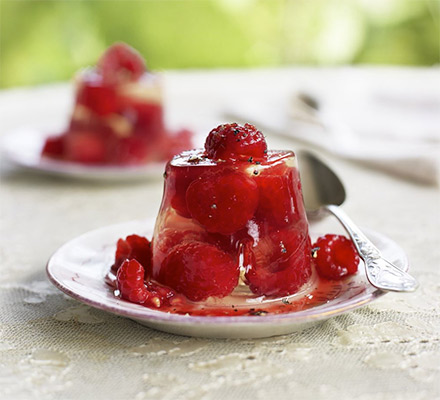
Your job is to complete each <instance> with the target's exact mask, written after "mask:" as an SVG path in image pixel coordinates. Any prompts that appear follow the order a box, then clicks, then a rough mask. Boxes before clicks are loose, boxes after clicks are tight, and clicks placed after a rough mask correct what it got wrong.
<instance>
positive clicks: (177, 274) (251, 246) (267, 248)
mask: <svg viewBox="0 0 440 400" xmlns="http://www.w3.org/2000/svg"><path fill="white" fill-rule="evenodd" d="M164 176H165V186H164V195H163V200H162V205H161V208H160V212H159V215H158V218H157V221H156V226H155V231H154V237H153V243H152V254H153V260H152V278H153V279H155V280H157V281H158V282H160V283H162V284H164V285H167V286H168V287H171V288H172V289H175V290H177V291H178V292H179V293H182V294H184V295H185V296H186V297H187V298H188V299H190V300H192V301H208V302H209V301H210V299H220V298H222V299H223V301H226V302H227V301H228V299H231V298H234V296H237V294H239V298H242V299H245V298H246V299H248V298H257V297H259V296H265V297H266V298H280V297H283V296H287V295H292V294H294V293H297V292H298V291H300V290H302V288H303V287H304V285H307V284H308V282H309V281H310V279H311V276H312V268H311V245H310V239H309V234H308V223H307V219H306V215H305V210H304V206H303V199H302V192H301V183H300V179H299V174H298V169H297V165H296V158H295V155H294V153H293V152H289V151H269V152H267V157H265V158H264V159H261V160H259V161H255V160H254V159H253V158H252V157H249V159H248V160H246V161H235V162H226V161H222V160H212V159H210V158H208V157H207V156H206V153H205V152H204V151H203V150H193V151H186V152H183V153H181V154H180V155H178V156H176V157H175V158H173V159H172V160H171V161H170V162H169V163H168V164H167V167H166V171H165V174H164ZM182 282H183V283H182ZM179 285H180V286H179ZM243 301H244V300H243ZM247 301H248V300H246V302H247Z"/></svg>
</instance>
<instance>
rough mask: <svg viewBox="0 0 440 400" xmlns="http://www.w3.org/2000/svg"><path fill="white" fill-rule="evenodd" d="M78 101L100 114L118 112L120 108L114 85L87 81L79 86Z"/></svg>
mask: <svg viewBox="0 0 440 400" xmlns="http://www.w3.org/2000/svg"><path fill="white" fill-rule="evenodd" d="M76 101H77V103H78V104H81V105H83V106H84V107H87V108H88V109H89V110H91V111H93V112H94V113H96V114H98V115H99V116H105V115H108V114H112V113H116V112H117V111H118V109H119V105H118V99H117V96H116V92H115V90H114V89H113V88H112V87H108V86H101V85H97V86H96V85H94V84H92V83H87V82H85V83H84V84H83V85H81V87H80V88H79V90H78V93H77V97H76Z"/></svg>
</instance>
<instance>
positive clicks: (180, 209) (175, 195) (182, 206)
mask: <svg viewBox="0 0 440 400" xmlns="http://www.w3.org/2000/svg"><path fill="white" fill-rule="evenodd" d="M166 174H167V180H166V185H167V188H166V191H167V193H169V196H170V198H171V206H172V207H173V208H174V210H176V212H177V213H178V214H179V215H180V216H182V217H185V218H191V214H190V212H189V211H188V208H187V206H186V191H187V189H188V186H189V185H190V184H191V182H193V181H194V180H196V179H197V177H198V176H199V172H198V171H197V169H195V168H190V167H181V168H176V169H174V171H173V172H172V173H171V169H169V168H168V167H167V171H166Z"/></svg>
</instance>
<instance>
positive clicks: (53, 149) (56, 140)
mask: <svg viewBox="0 0 440 400" xmlns="http://www.w3.org/2000/svg"><path fill="white" fill-rule="evenodd" d="M63 153H64V136H51V137H48V138H47V139H46V142H45V143H44V147H43V154H44V155H45V156H49V157H61V156H62V155H63Z"/></svg>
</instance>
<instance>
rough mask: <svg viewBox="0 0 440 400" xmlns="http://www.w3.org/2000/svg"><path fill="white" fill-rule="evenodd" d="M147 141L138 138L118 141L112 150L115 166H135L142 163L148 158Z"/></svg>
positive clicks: (133, 137)
mask: <svg viewBox="0 0 440 400" xmlns="http://www.w3.org/2000/svg"><path fill="white" fill-rule="evenodd" d="M149 150H150V149H149V146H148V141H147V140H145V139H144V138H141V137H138V136H130V137H127V138H122V139H119V141H118V145H117V146H115V147H114V148H113V157H112V159H114V160H115V163H116V164H126V165H136V164H141V163H142V162H144V161H145V160H146V159H147V158H148V156H149Z"/></svg>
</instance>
